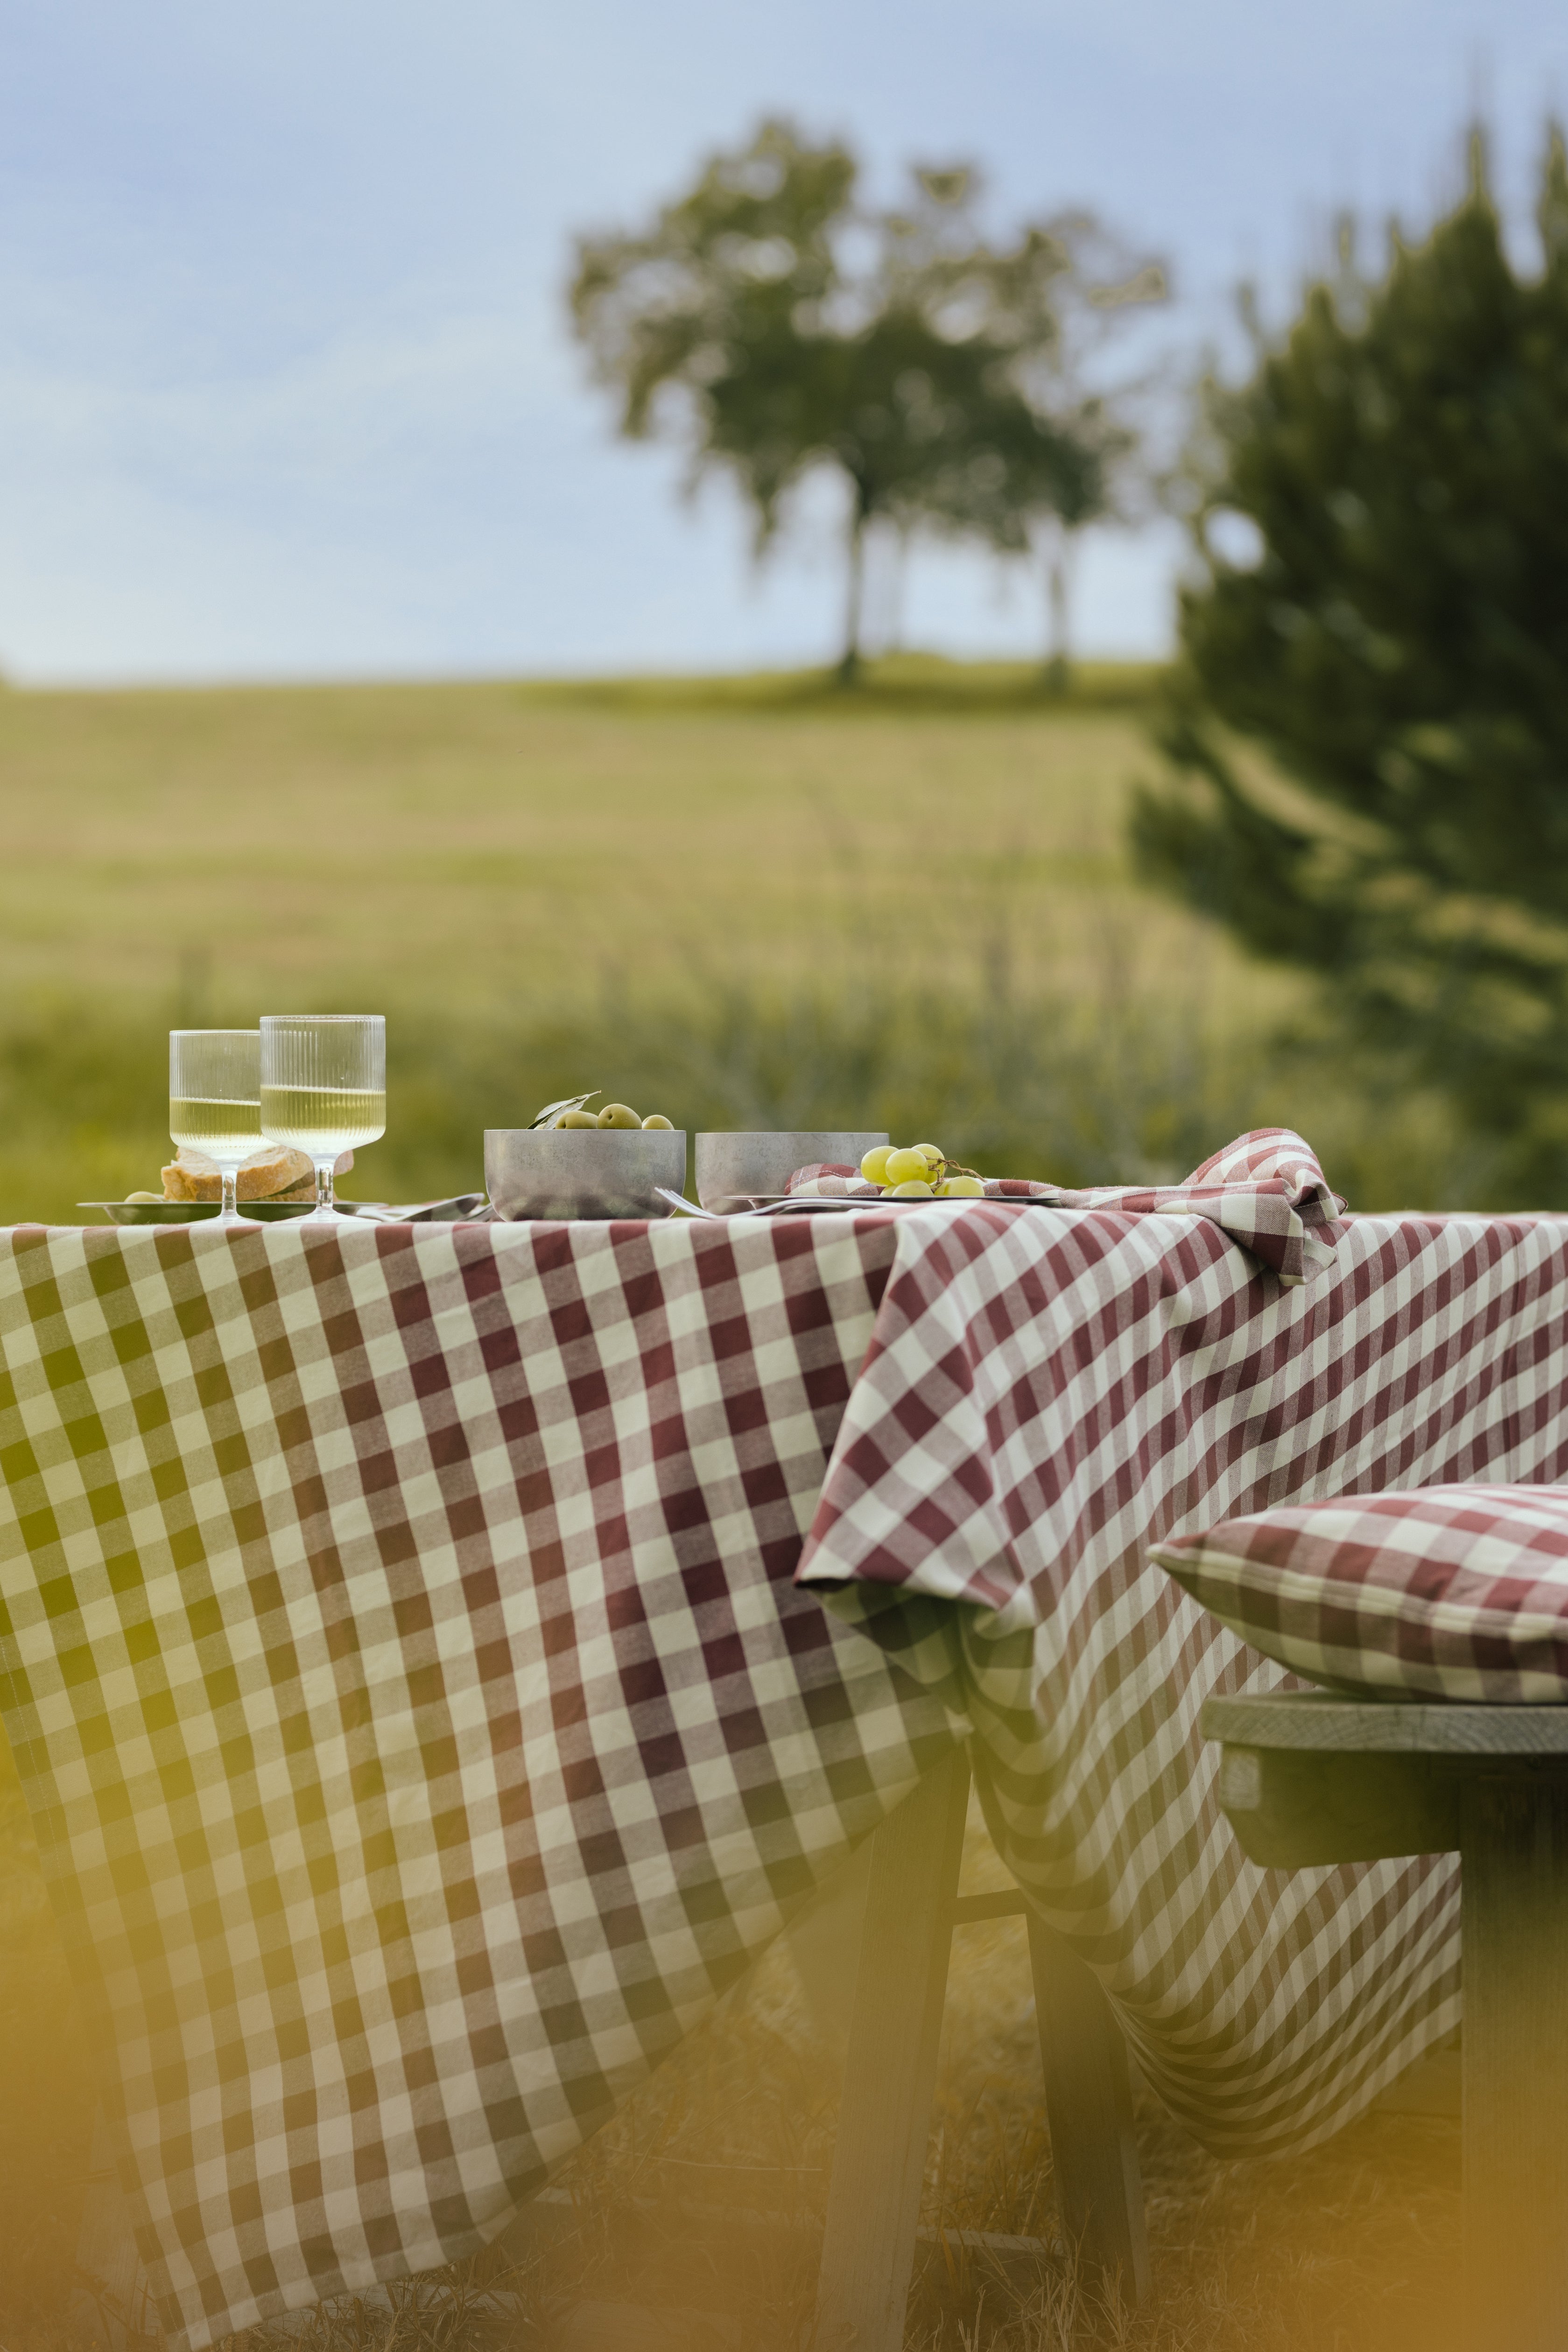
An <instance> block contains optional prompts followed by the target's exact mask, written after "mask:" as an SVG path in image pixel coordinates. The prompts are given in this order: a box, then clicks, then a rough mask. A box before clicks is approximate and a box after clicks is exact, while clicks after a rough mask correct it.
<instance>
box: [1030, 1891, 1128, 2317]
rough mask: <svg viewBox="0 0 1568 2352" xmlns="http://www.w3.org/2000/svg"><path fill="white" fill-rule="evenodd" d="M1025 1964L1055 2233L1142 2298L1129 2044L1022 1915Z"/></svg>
mask: <svg viewBox="0 0 1568 2352" xmlns="http://www.w3.org/2000/svg"><path fill="white" fill-rule="evenodd" d="M1029 1958H1030V1969H1032V1970H1033V1973H1034V2005H1035V2016H1036V2019H1037V2021H1038V2023H1039V2027H1040V2059H1041V2063H1043V2065H1044V2069H1045V2108H1046V2114H1047V2116H1048V2117H1049V2118H1050V2122H1051V2163H1052V2166H1053V2168H1054V2169H1055V2173H1056V2191H1057V2201H1058V2204H1059V2206H1060V2209H1061V2225H1062V2232H1063V2235H1064V2236H1065V2237H1066V2239H1067V2242H1068V2243H1069V2244H1070V2245H1071V2246H1074V2247H1076V2248H1077V2250H1078V2252H1079V2255H1080V2258H1081V2259H1082V2263H1084V2266H1085V2267H1086V2268H1087V2269H1090V2270H1093V2271H1097V2272H1099V2273H1101V2274H1102V2275H1103V2276H1105V2277H1107V2278H1114V2279H1115V2280H1116V2281H1117V2283H1118V2288H1119V2292H1120V2294H1121V2298H1122V2301H1123V2303H1124V2304H1125V2305H1133V2304H1138V2303H1141V2302H1142V2301H1143V2299H1144V2297H1145V2294H1147V2293H1148V2291H1149V2234H1148V2230H1147V2228H1146V2226H1145V2220H1144V2175H1143V2169H1142V2167H1141V2166H1140V2164H1139V2161H1138V2143H1137V2140H1136V2138H1135V2137H1134V2131H1133V2094H1132V2086H1131V2084H1130V2083H1129V2081H1128V2076H1127V2045H1126V2042H1124V2039H1123V2036H1122V2029H1121V2027H1120V2025H1118V2023H1117V2022H1116V2013H1115V2011H1114V2010H1113V2008H1112V2006H1111V2004H1110V2002H1109V2001H1108V2000H1107V1999H1106V1998H1105V1992H1104V1989H1103V1986H1102V1985H1101V1982H1100V1979H1099V1978H1098V1977H1097V1976H1096V1975H1095V1973H1094V1971H1093V1969H1092V1968H1090V1967H1089V1966H1088V1965H1087V1963H1086V1962H1085V1961H1083V1960H1081V1959H1080V1958H1079V1957H1078V1955H1077V1953H1076V1952H1075V1951H1074V1950H1073V1949H1072V1947H1071V1944H1069V1943H1067V1942H1066V1941H1065V1940H1064V1938H1063V1937H1061V1936H1058V1935H1057V1934H1056V1933H1055V1932H1054V1931H1053V1930H1052V1929H1051V1928H1050V1927H1047V1926H1046V1924H1045V1922H1044V1920H1043V1919H1040V1918H1037V1917H1036V1916H1035V1915H1034V1914H1033V1912H1030V1915H1029Z"/></svg>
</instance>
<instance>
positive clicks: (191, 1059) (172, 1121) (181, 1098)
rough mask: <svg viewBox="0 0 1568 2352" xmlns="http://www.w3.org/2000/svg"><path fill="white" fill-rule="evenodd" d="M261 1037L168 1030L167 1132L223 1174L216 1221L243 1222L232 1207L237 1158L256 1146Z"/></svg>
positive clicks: (258, 1141) (248, 1031) (229, 1031)
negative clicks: (201, 1152)
mask: <svg viewBox="0 0 1568 2352" xmlns="http://www.w3.org/2000/svg"><path fill="white" fill-rule="evenodd" d="M260 1080H261V1036H260V1033H259V1032H258V1031H257V1030H255V1029H171V1030H170V1032H169V1133H170V1137H171V1138H172V1141H173V1142H174V1143H175V1145H176V1146H178V1147H182V1148H183V1149H184V1150H187V1151H203V1152H205V1154H206V1156H207V1158H208V1159H209V1160H214V1162H215V1163H216V1166H217V1171H218V1173H219V1175H220V1176H221V1177H222V1178H223V1186H224V1192H223V1207H222V1208H221V1209H220V1210H219V1211H218V1220H217V1221H218V1223H219V1224H220V1225H248V1224H249V1223H251V1222H252V1220H251V1219H249V1218H248V1217H242V1216H241V1215H240V1214H239V1213H238V1210H237V1209H236V1207H235V1187H236V1185H237V1183H238V1181H239V1169H240V1162H241V1160H248V1159H249V1158H250V1155H251V1153H252V1152H253V1151H259V1150H261V1104H260V1094H261V1085H260Z"/></svg>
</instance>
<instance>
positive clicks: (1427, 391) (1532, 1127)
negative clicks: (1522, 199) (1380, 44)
mask: <svg viewBox="0 0 1568 2352" xmlns="http://www.w3.org/2000/svg"><path fill="white" fill-rule="evenodd" d="M1536 218H1537V224H1538V226H1539V232H1540V240H1541V254H1540V260H1539V264H1538V266H1537V267H1535V268H1531V269H1530V270H1521V269H1520V268H1517V267H1516V266H1515V265H1514V263H1513V262H1512V261H1511V258H1510V256H1509V253H1508V250H1507V247H1506V246H1505V243H1504V239H1503V236H1502V232H1501V227H1500V222H1499V219H1498V215H1497V210H1496V206H1495V205H1494V203H1493V201H1492V197H1491V194H1490V189H1489V185H1488V180H1487V171H1486V158H1485V152H1484V149H1483V146H1482V143H1481V141H1480V139H1479V135H1478V136H1476V137H1473V138H1472V141H1471V147H1470V171H1469V186H1468V189H1467V192H1466V194H1465V195H1464V197H1463V200H1462V201H1461V202H1460V203H1459V204H1458V205H1457V207H1456V208H1455V209H1454V210H1453V211H1452V212H1451V213H1450V214H1449V215H1448V216H1447V217H1446V218H1444V219H1442V220H1441V221H1439V222H1438V224H1437V226H1436V227H1435V228H1434V229H1433V230H1432V232H1431V234H1430V235H1429V236H1427V239H1426V241H1425V242H1424V243H1421V244H1412V243H1407V242H1405V241H1403V240H1401V239H1399V238H1397V237H1396V239H1395V240H1394V242H1393V245H1392V248H1391V253H1390V257H1389V260H1388V264H1387V267H1386V269H1385V273H1384V274H1383V276H1382V277H1381V278H1380V279H1379V280H1377V281H1376V282H1372V281H1369V280H1368V279H1367V278H1365V277H1364V276H1363V275H1362V273H1361V272H1360V271H1359V270H1358V269H1357V268H1356V267H1355V264H1354V249H1353V248H1352V247H1350V245H1349V244H1348V242H1345V243H1342V252H1341V262H1342V267H1341V269H1340V272H1339V275H1338V278H1336V279H1335V280H1334V281H1333V282H1325V283H1321V284H1318V285H1315V286H1313V287H1312V289H1310V290H1309V292H1308V295H1307V298H1306V300H1305V302H1304V305H1303V307H1302V310H1301V315H1300V317H1299V318H1298V319H1297V320H1296V322H1295V324H1294V326H1293V327H1292V328H1291V331H1290V332H1289V334H1288V335H1287V336H1286V337H1285V338H1284V339H1283V340H1282V341H1280V342H1279V343H1277V344H1275V345H1271V346H1270V345H1269V344H1267V343H1265V342H1263V341H1262V340H1261V338H1260V348H1259V352H1258V360H1257V366H1256V372H1255V373H1254V374H1253V376H1252V379H1251V381H1250V382H1249V383H1248V384H1247V385H1246V386H1245V387H1244V388H1243V389H1241V390H1239V391H1234V392H1227V391H1225V390H1223V389H1222V388H1220V387H1218V386H1216V385H1213V384H1211V385H1210V386H1209V387H1208V396H1207V414H1206V418H1205V427H1204V433H1203V436H1202V439H1201V441H1200V444H1199V446H1198V451H1197V466H1196V478H1197V485H1198V491H1199V497H1198V501H1197V514H1196V529H1197V547H1198V557H1199V572H1198V576H1197V577H1196V578H1195V580H1194V581H1193V583H1192V584H1190V585H1189V586H1188V587H1187V589H1186V592H1185V593H1184V594H1183V596H1182V599H1181V613H1180V649H1181V659H1180V663H1179V666H1178V672H1177V679H1178V684H1177V689H1176V704H1175V708H1174V711H1173V715H1172V718H1171V721H1170V724H1169V727H1168V729H1167V730H1166V749H1167V750H1168V751H1169V752H1170V753H1171V755H1172V758H1173V760H1174V762H1175V770H1176V772H1175V774H1174V775H1173V776H1171V777H1170V778H1169V779H1167V781H1166V784H1165V785H1164V786H1163V787H1160V788H1156V789H1150V790H1145V792H1144V793H1142V794H1141V795H1140V796H1139V799H1138V802H1137V803H1136V806H1135V809H1134V820H1133V825H1134V844H1135V847H1136V850H1137V853H1138V855H1139V857H1140V859H1141V862H1142V865H1143V866H1144V869H1145V871H1146V872H1147V873H1149V874H1151V875H1153V876H1155V877H1157V878H1159V879H1160V880H1162V881H1163V882H1165V883H1166V884H1167V885H1168V886H1170V887H1174V888H1175V889H1176V890H1177V891H1179V892H1180V893H1181V894H1182V895H1184V896H1185V897H1186V898H1188V899H1189V900H1190V901H1191V902H1192V903H1193V904H1195V905H1196V906H1197V907H1199V908H1205V909H1207V911H1208V912H1210V913H1212V914H1214V915H1216V916H1218V918H1220V919H1222V920H1223V921H1224V922H1226V923H1227V924H1228V926H1229V927H1230V928H1231V929H1232V930H1234V931H1235V932H1236V933H1237V934H1238V936H1239V938H1240V939H1241V940H1244V941H1245V943H1246V944H1247V946H1248V947H1249V948H1250V949H1252V950H1255V951H1256V952H1258V953H1259V954H1260V955H1264V956H1269V957H1274V958H1278V959H1282V960H1284V961H1287V962H1290V963H1293V964H1296V965H1298V966H1300V967H1301V968H1302V969H1304V970H1305V971H1310V972H1312V973H1314V974H1316V975H1318V976H1320V977H1321V979H1322V982H1323V983H1324V987H1325V992H1326V998H1327V1002H1328V1004H1329V1006H1330V1008H1331V1009H1332V1011H1333V1013H1334V1014H1335V1015H1336V1016H1337V1018H1338V1022H1339V1024H1341V1032H1340V1034H1343V1036H1344V1037H1345V1038H1346V1039H1347V1040H1349V1041H1351V1042H1353V1043H1354V1044H1355V1045H1358V1046H1359V1045H1371V1046H1373V1047H1376V1048H1382V1049H1384V1050H1385V1051H1390V1052H1392V1053H1394V1054H1395V1055H1397V1056H1398V1057H1400V1063H1401V1066H1403V1067H1404V1069H1405V1070H1406V1072H1407V1073H1408V1074H1409V1075H1410V1076H1412V1077H1414V1078H1416V1079H1417V1080H1419V1081H1423V1082H1426V1083H1429V1084H1432V1085H1434V1086H1436V1087H1438V1088H1440V1089H1442V1090H1443V1091H1444V1092H1445V1093H1446V1095H1447V1096H1448V1099H1449V1100H1450V1102H1451V1103H1452V1105H1453V1106H1454V1108H1455V1109H1456V1110H1457V1111H1458V1115H1459V1118H1461V1120H1462V1122H1463V1123H1464V1125H1465V1127H1466V1129H1468V1130H1469V1132H1470V1133H1471V1134H1472V1135H1474V1136H1477V1137H1481V1138H1485V1139H1489V1140H1490V1144H1491V1146H1492V1147H1493V1152H1492V1159H1493V1174H1492V1177H1491V1179H1490V1189H1491V1192H1492V1195H1493V1197H1494V1199H1497V1200H1505V1199H1511V1200H1512V1201H1513V1202H1521V1201H1525V1202H1534V1203H1535V1204H1536V1205H1548V1204H1552V1203H1568V160H1565V157H1564V151H1563V140H1562V137H1561V134H1560V133H1559V132H1558V131H1556V130H1553V131H1552V133H1551V135H1550V137H1549V140H1548V143H1547V151H1546V156H1545V162H1544V165H1543V169H1542V177H1541V185H1540V196H1539V203H1538V206H1537V214H1536ZM1238 518H1244V519H1245V521H1244V523H1241V522H1239V521H1238ZM1242 539H1246V540H1249V541H1250V542H1251V543H1250V544H1249V545H1247V546H1239V545H1238V541H1239V540H1242ZM1248 746H1250V747H1253V748H1254V749H1255V750H1256V751H1260V752H1262V753H1263V754H1265V755H1266V758H1265V760H1264V761H1247V760H1246V759H1245V758H1244V757H1243V756H1242V755H1243V752H1244V751H1245V748H1246V747H1248Z"/></svg>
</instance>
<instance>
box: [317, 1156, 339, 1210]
mask: <svg viewBox="0 0 1568 2352" xmlns="http://www.w3.org/2000/svg"><path fill="white" fill-rule="evenodd" d="M336 1164H337V1163H336V1159H335V1158H334V1159H332V1160H318V1161H317V1162H316V1214H317V1215H318V1216H319V1217H335V1216H336V1215H337V1213H338V1212H337V1210H336V1208H335V1207H334V1205H333V1202H332V1170H333V1168H334V1167H335V1166H336Z"/></svg>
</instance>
